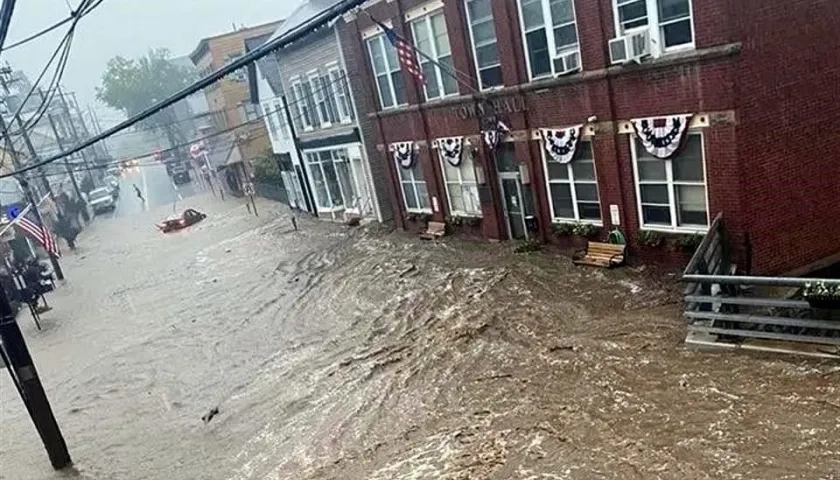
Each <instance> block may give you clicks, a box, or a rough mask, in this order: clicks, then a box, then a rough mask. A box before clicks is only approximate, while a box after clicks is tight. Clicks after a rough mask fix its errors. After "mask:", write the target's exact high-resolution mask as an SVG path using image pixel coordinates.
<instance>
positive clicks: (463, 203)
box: [438, 151, 481, 217]
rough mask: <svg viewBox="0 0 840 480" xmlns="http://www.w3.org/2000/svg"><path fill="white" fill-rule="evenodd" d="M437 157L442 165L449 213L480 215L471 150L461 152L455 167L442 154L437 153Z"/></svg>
mask: <svg viewBox="0 0 840 480" xmlns="http://www.w3.org/2000/svg"><path fill="white" fill-rule="evenodd" d="M438 157H439V158H440V163H441V165H442V166H443V176H444V181H445V182H446V196H447V200H448V201H449V211H450V213H451V214H452V215H466V216H478V217H480V216H481V203H480V202H479V200H478V182H477V181H476V176H475V163H474V161H473V155H472V152H471V151H464V152H462V153H461V163H460V164H459V165H458V166H457V167H455V166H453V165H452V164H451V163H449V162H448V161H447V160H446V159H445V158H444V157H443V155H438Z"/></svg>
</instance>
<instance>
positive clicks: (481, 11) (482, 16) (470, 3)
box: [466, 0, 503, 90]
mask: <svg viewBox="0 0 840 480" xmlns="http://www.w3.org/2000/svg"><path fill="white" fill-rule="evenodd" d="M466 2H467V19H468V21H469V24H470V38H471V39H472V45H473V56H474V57H475V67H476V71H477V72H478V79H479V83H480V86H481V89H482V90H484V89H488V88H493V87H498V86H501V85H502V83H503V82H502V62H501V60H500V59H499V45H498V43H497V41H496V25H495V23H494V21H493V0H466Z"/></svg>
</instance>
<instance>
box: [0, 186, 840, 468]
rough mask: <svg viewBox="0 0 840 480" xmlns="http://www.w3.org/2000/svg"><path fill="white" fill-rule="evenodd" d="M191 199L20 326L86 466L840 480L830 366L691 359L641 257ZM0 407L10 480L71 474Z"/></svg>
mask: <svg viewBox="0 0 840 480" xmlns="http://www.w3.org/2000/svg"><path fill="white" fill-rule="evenodd" d="M196 202H199V203H200V202H204V204H203V205H200V206H201V207H202V208H203V209H205V210H207V211H209V213H210V217H209V218H208V220H207V221H206V222H204V223H202V224H200V225H199V226H197V227H196V228H194V229H192V230H190V231H188V232H182V233H180V234H177V235H171V236H162V235H160V234H159V233H157V232H155V231H154V230H153V229H152V228H151V222H152V221H153V220H155V219H157V217H158V216H160V215H161V212H162V211H163V210H166V209H163V210H161V211H158V212H153V213H150V214H139V215H137V216H134V217H127V218H118V219H113V220H107V221H101V222H98V223H96V224H95V225H94V226H93V227H91V228H90V229H89V230H88V231H86V232H85V233H84V234H83V235H84V237H83V238H82V239H80V242H79V243H80V245H82V247H81V248H80V250H79V251H78V252H74V253H73V254H71V255H70V256H68V258H67V259H66V260H65V268H66V270H67V274H68V277H69V278H71V283H70V284H69V285H67V286H66V287H64V288H62V289H61V290H60V291H59V292H57V293H56V294H55V295H53V297H52V301H53V302H52V303H53V304H54V306H55V311H54V312H51V313H50V314H48V315H47V316H46V318H45V321H44V322H45V330H44V331H42V332H37V331H35V329H34V325H32V323H31V321H30V320H29V319H28V318H27V317H24V316H21V319H20V322H21V325H22V328H23V330H24V334H25V335H26V337H27V339H28V341H29V345H30V348H31V350H32V352H33V355H34V357H35V359H36V363H37V366H38V368H39V371H40V374H41V376H42V379H43V382H44V384H45V385H46V388H47V391H48V394H49V396H50V398H51V400H52V403H53V408H54V410H55V412H56V415H57V417H58V420H59V423H60V425H61V427H62V429H63V431H64V435H65V437H66V439H67V443H68V445H69V446H70V449H71V455H72V456H73V458H74V460H75V461H76V463H77V465H78V469H79V471H80V472H81V475H82V477H83V478H90V479H97V480H100V479H117V480H123V479H201V480H205V479H207V480H215V479H219V480H245V479H359V480H379V479H381V480H386V479H387V480H392V479H470V480H472V479H590V478H592V479H596V478H597V479H622V480H624V479H671V478H673V479H704V478H743V479H782V478H802V479H834V478H840V476H838V473H837V472H840V398H838V397H839V396H838V389H837V387H836V385H837V382H838V381H839V380H840V373H837V372H836V370H833V368H834V367H835V365H833V364H830V363H817V362H814V361H808V360H800V359H793V358H779V357H757V356H746V355H740V354H739V355H734V354H709V353H696V352H691V351H686V350H684V349H683V348H682V346H681V341H682V338H683V336H684V329H683V324H682V320H681V319H680V315H679V313H680V312H679V308H680V305H679V304H678V303H674V297H673V296H672V294H671V293H669V292H668V289H666V288H662V287H661V286H659V285H661V284H657V283H653V282H650V281H649V280H648V279H646V278H644V277H643V276H641V275H639V274H638V273H636V272H633V271H631V270H629V269H623V270H617V271H603V270H595V269H581V268H575V267H573V266H571V265H570V262H569V260H568V259H567V258H565V257H562V256H559V255H553V254H543V253H537V254H531V255H524V256H523V255H520V256H517V255H513V254H511V253H509V248H508V247H505V246H500V245H488V244H475V243H469V242H462V241H457V240H451V239H448V240H447V241H445V242H443V243H438V244H435V243H422V242H420V241H419V240H416V239H414V238H412V237H410V236H407V235H399V234H387V233H381V232H378V231H376V229H374V230H366V229H357V230H348V229H345V228H344V227H340V226H335V225H330V224H326V223H323V222H318V221H303V222H302V231H300V232H297V233H294V232H290V231H289V230H290V229H289V225H288V221H287V218H286V215H285V214H281V210H280V208H279V207H278V206H277V205H274V204H270V203H264V204H261V205H260V209H261V214H262V216H261V217H260V218H258V219H256V218H254V217H249V216H248V215H247V213H246V211H245V210H244V208H243V207H241V206H240V207H237V208H233V206H234V205H235V204H234V202H233V201H228V202H227V203H225V204H222V203H221V202H214V201H212V200H210V199H207V198H203V199H200V201H199V200H196ZM94 246H97V247H98V248H99V250H98V251H94V249H93V247H94ZM665 283H667V282H665ZM832 372H833V373H832ZM0 399H2V408H0V478H3V479H13V480H27V479H50V478H63V477H62V476H61V475H60V474H56V473H53V472H52V471H51V470H50V469H49V462H48V461H47V458H46V455H45V453H44V451H43V448H42V447H41V445H40V443H39V440H38V437H37V434H36V433H35V431H34V428H33V427H32V426H31V423H30V422H29V419H28V418H27V416H26V414H25V412H24V409H23V406H22V404H21V402H20V400H19V399H18V398H17V397H16V392H15V390H14V389H13V388H12V387H11V384H10V382H9V379H8V377H7V374H5V373H3V379H2V380H0ZM217 405H218V407H219V410H220V413H219V414H218V415H217V416H216V417H215V418H214V419H213V420H212V421H211V422H210V423H209V424H207V425H205V424H203V423H202V421H201V416H202V415H204V414H205V413H206V412H207V411H208V410H209V409H210V408H211V407H213V406H217Z"/></svg>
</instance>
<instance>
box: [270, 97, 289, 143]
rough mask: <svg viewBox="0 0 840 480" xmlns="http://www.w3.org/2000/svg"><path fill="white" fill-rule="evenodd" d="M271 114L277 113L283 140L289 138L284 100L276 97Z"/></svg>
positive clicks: (278, 125) (278, 126)
mask: <svg viewBox="0 0 840 480" xmlns="http://www.w3.org/2000/svg"><path fill="white" fill-rule="evenodd" d="M271 108H272V110H271V114H272V115H277V131H278V132H279V133H280V138H281V139H282V140H288V139H289V137H290V134H289V124H288V122H287V121H286V110H285V109H284V108H283V100H280V99H275V100H274V101H273V102H272V104H271Z"/></svg>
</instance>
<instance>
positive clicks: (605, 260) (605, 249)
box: [572, 242, 627, 268]
mask: <svg viewBox="0 0 840 480" xmlns="http://www.w3.org/2000/svg"><path fill="white" fill-rule="evenodd" d="M626 249H627V245H617V244H614V243H601V242H589V245H588V246H587V247H586V250H580V251H578V252H577V253H575V255H574V257H572V261H573V262H574V263H575V265H589V266H592V267H603V268H612V267H617V266H619V265H621V264H622V263H624V251H625V250H626Z"/></svg>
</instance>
